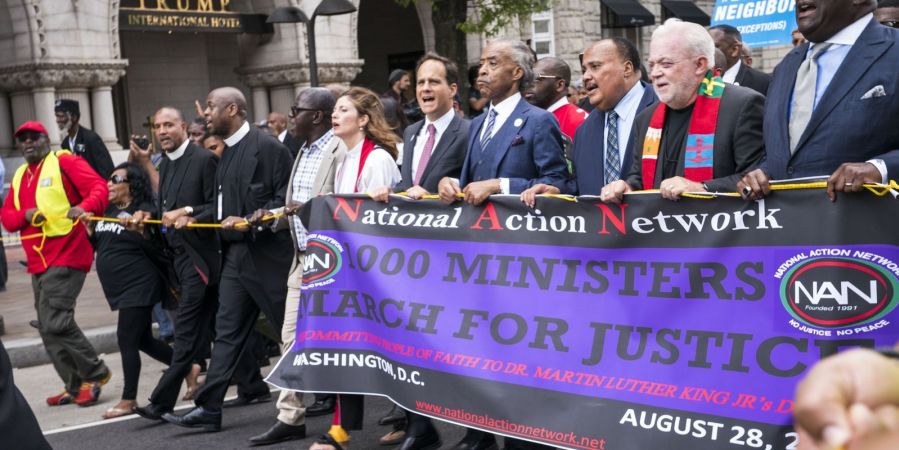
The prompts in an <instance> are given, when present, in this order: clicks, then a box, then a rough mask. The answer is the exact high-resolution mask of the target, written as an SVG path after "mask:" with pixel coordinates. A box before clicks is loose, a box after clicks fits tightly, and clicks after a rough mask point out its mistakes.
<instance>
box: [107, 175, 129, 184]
mask: <svg viewBox="0 0 899 450" xmlns="http://www.w3.org/2000/svg"><path fill="white" fill-rule="evenodd" d="M109 181H110V182H112V184H122V183H127V182H128V179H127V178H125V177H123V176H121V175H115V174H113V175H112V176H110V177H109Z"/></svg>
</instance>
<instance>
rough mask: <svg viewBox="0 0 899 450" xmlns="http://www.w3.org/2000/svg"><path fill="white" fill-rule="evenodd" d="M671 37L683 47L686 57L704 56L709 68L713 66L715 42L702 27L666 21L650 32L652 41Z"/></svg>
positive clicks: (676, 20) (677, 20)
mask: <svg viewBox="0 0 899 450" xmlns="http://www.w3.org/2000/svg"><path fill="white" fill-rule="evenodd" d="M669 36H673V37H675V38H676V39H677V40H678V41H679V42H681V43H682V44H683V45H684V48H685V49H686V50H687V52H688V53H689V54H688V56H690V57H693V56H705V57H706V59H707V60H708V61H709V67H712V66H714V64H715V41H714V40H713V39H712V36H711V35H709V32H708V31H706V29H705V28H703V27H702V25H699V24H695V23H690V22H684V21H682V20H680V19H668V20H666V21H665V23H664V24H662V25H660V26H659V27H658V28H656V29H655V31H653V32H652V40H653V41H654V40H656V39H662V38H665V37H669Z"/></svg>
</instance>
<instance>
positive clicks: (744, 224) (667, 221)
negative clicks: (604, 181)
mask: <svg viewBox="0 0 899 450" xmlns="http://www.w3.org/2000/svg"><path fill="white" fill-rule="evenodd" d="M757 203H758V208H757V210H755V211H752V210H749V211H733V212H731V213H725V212H720V213H717V214H714V215H713V216H712V217H711V220H708V219H709V214H705V213H703V214H664V213H662V212H659V213H658V214H656V215H655V216H652V217H651V218H650V217H637V218H636V219H634V220H633V221H632V222H631V227H632V228H633V229H634V231H636V232H637V233H640V234H649V233H655V232H656V231H661V232H662V233H673V232H675V231H684V232H687V233H690V232H697V233H700V232H702V231H703V229H705V228H706V225H707V224H708V225H709V228H711V229H712V230H713V231H724V230H731V231H740V230H748V229H750V228H754V229H756V230H768V229H776V228H783V227H782V226H781V225H780V224H779V223H778V222H777V218H776V217H774V215H775V214H776V213H777V212H779V211H780V209H777V208H775V209H768V208H766V207H765V200H764V199H763V200H759V201H758V202H757ZM747 217H752V218H755V223H754V224H751V223H749V221H747Z"/></svg>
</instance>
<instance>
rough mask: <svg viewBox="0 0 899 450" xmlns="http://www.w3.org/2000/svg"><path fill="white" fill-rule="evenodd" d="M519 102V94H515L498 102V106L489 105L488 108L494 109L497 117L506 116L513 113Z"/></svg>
mask: <svg viewBox="0 0 899 450" xmlns="http://www.w3.org/2000/svg"><path fill="white" fill-rule="evenodd" d="M519 101H521V93H520V92H516V93H514V94H512V96H510V97H509V98H507V99H505V100H503V101H501V102H499V104H498V105H494V104H493V103H491V104H490V108H491V109H495V110H496V113H497V114H498V115H501V116H508V115H511V114H512V111H515V107H516V106H517V105H518V102H519Z"/></svg>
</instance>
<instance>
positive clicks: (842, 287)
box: [780, 257, 899, 329]
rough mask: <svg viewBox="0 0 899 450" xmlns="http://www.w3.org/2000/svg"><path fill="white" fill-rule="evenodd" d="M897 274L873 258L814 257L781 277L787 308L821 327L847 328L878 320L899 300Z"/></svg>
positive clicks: (781, 290) (799, 319) (791, 313)
mask: <svg viewBox="0 0 899 450" xmlns="http://www.w3.org/2000/svg"><path fill="white" fill-rule="evenodd" d="M897 293H899V285H897V279H896V276H895V275H894V274H893V273H892V272H890V271H889V270H887V269H886V268H884V267H883V266H881V265H879V264H876V263H874V262H872V261H866V260H864V259H860V258H852V257H824V258H810V259H806V260H805V261H802V262H801V263H798V264H796V265H795V266H793V268H791V269H790V270H789V271H788V272H787V273H786V274H785V276H784V277H783V278H782V279H781V285H780V297H781V302H782V303H783V306H784V308H785V309H786V310H787V312H789V313H790V315H792V316H793V318H795V319H796V320H797V321H799V322H802V323H805V324H806V325H810V326H813V327H818V328H828V329H833V328H845V327H851V326H854V325H860V324H865V323H869V322H873V321H876V320H878V319H880V318H882V317H883V316H885V315H887V314H888V313H889V312H890V311H892V310H893V309H895V308H896V305H897V304H899V300H897Z"/></svg>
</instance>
